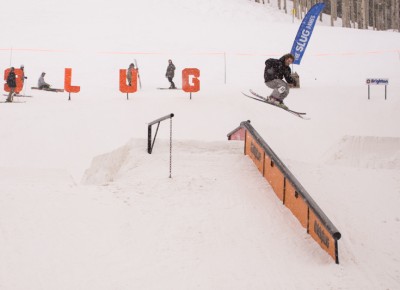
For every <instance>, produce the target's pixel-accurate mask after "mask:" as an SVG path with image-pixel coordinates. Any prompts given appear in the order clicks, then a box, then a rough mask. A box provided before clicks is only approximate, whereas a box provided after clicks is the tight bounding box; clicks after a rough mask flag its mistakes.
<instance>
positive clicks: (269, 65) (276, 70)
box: [264, 53, 296, 109]
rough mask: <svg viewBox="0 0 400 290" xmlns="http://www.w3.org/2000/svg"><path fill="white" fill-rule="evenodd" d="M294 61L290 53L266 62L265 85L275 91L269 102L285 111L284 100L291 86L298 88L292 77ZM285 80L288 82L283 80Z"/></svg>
mask: <svg viewBox="0 0 400 290" xmlns="http://www.w3.org/2000/svg"><path fill="white" fill-rule="evenodd" d="M293 61H294V56H293V55H292V54H290V53H288V54H285V55H284V56H282V57H281V58H280V59H274V58H270V59H267V60H266V61H265V70H264V80H265V85H266V86H267V87H269V88H271V89H273V91H272V93H271V95H270V96H269V97H268V100H269V101H270V102H272V103H274V104H275V105H278V106H280V107H282V108H284V109H287V106H286V105H285V104H284V103H283V100H284V99H285V98H286V97H287V96H288V94H289V85H288V83H289V84H293V85H294V86H296V80H295V79H294V78H292V77H291V73H292V71H291V69H290V65H291V64H292V63H293ZM283 78H285V80H286V82H285V81H284V80H283Z"/></svg>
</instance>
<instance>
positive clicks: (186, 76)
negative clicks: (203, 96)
mask: <svg viewBox="0 0 400 290" xmlns="http://www.w3.org/2000/svg"><path fill="white" fill-rule="evenodd" d="M191 76H193V78H192V82H190V77H191ZM198 77H200V70H199V69H197V68H185V69H184V70H183V71H182V90H183V91H184V92H187V93H195V92H198V91H200V80H199V79H198Z"/></svg>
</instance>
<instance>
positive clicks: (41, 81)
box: [38, 72, 50, 90]
mask: <svg viewBox="0 0 400 290" xmlns="http://www.w3.org/2000/svg"><path fill="white" fill-rule="evenodd" d="M45 75H46V73H45V72H42V74H41V75H40V78H39V80H38V88H39V90H43V89H49V88H50V85H49V84H48V83H46V82H45V81H44V76H45Z"/></svg>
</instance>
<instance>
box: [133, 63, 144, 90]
mask: <svg viewBox="0 0 400 290" xmlns="http://www.w3.org/2000/svg"><path fill="white" fill-rule="evenodd" d="M133 60H134V61H135V67H136V69H137V76H138V79H139V89H142V81H141V80H140V74H139V67H138V65H137V60H136V58H135V59H133Z"/></svg>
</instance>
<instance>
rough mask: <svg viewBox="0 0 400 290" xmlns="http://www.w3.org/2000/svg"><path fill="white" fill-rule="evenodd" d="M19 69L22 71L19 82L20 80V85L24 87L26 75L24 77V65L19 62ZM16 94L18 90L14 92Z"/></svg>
mask: <svg viewBox="0 0 400 290" xmlns="http://www.w3.org/2000/svg"><path fill="white" fill-rule="evenodd" d="M19 69H20V70H21V71H22V76H21V82H22V87H24V82H25V80H26V79H27V78H28V77H26V76H25V70H24V69H25V67H24V65H23V64H21V66H20V68H19ZM15 93H16V94H19V93H20V92H15Z"/></svg>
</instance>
